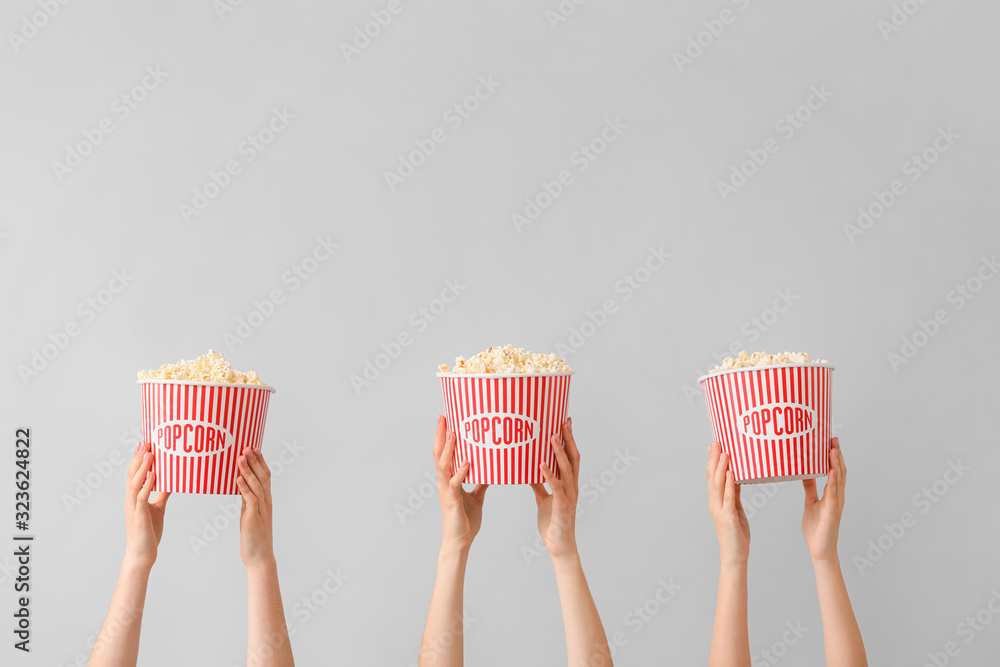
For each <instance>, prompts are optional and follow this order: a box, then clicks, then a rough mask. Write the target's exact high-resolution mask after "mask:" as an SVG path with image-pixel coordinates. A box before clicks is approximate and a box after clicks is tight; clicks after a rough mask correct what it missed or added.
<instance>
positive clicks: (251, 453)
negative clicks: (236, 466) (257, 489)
mask: <svg viewBox="0 0 1000 667" xmlns="http://www.w3.org/2000/svg"><path fill="white" fill-rule="evenodd" d="M246 457H247V464H248V465H249V466H250V470H253V474H254V477H255V478H256V479H257V481H258V482H260V486H261V489H262V490H263V492H264V495H263V496H262V497H261V500H263V501H264V502H271V479H270V477H271V476H270V474H268V470H267V466H265V465H264V459H263V458H261V454H260V452H258V451H255V450H254V449H253V448H251V447H247V451H246Z"/></svg>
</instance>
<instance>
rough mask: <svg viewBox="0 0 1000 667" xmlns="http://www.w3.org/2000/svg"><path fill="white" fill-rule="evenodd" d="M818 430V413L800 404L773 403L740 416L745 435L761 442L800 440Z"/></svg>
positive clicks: (741, 428) (740, 427)
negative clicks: (815, 429) (799, 438)
mask: <svg viewBox="0 0 1000 667" xmlns="http://www.w3.org/2000/svg"><path fill="white" fill-rule="evenodd" d="M814 428H816V412H815V411H814V410H813V409H812V408H810V407H809V406H807V405H800V404H798V403H771V404H769V405H758V406H757V407H755V408H750V409H749V410H747V411H746V412H744V413H743V414H741V415H740V418H739V429H740V432H741V433H743V435H746V436H749V437H751V438H758V439H760V440H781V439H783V438H798V437H800V436H803V435H806V434H807V433H809V432H810V431H812V430H813V429H814Z"/></svg>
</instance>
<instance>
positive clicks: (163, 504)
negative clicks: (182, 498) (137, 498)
mask: <svg viewBox="0 0 1000 667" xmlns="http://www.w3.org/2000/svg"><path fill="white" fill-rule="evenodd" d="M169 498H170V492H169V491H160V492H159V493H157V494H156V498H155V499H154V500H153V502H151V503H150V505H152V506H153V507H155V508H156V509H158V510H160V511H161V512H163V511H164V510H165V509H166V508H167V500H168V499H169Z"/></svg>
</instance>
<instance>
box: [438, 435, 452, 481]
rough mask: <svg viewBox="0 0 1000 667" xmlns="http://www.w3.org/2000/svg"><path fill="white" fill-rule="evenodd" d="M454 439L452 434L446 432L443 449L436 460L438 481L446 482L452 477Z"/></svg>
mask: <svg viewBox="0 0 1000 667" xmlns="http://www.w3.org/2000/svg"><path fill="white" fill-rule="evenodd" d="M455 446H456V437H455V434H454V432H452V431H448V433H447V434H446V435H445V438H444V447H443V448H442V449H441V454H440V456H438V459H437V471H438V481H440V482H447V481H448V478H449V477H451V476H452V473H451V463H452V459H453V458H454V456H455Z"/></svg>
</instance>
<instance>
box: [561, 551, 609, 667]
mask: <svg viewBox="0 0 1000 667" xmlns="http://www.w3.org/2000/svg"><path fill="white" fill-rule="evenodd" d="M552 567H553V568H554V569H555V573H556V584H557V585H558V587H559V602H560V604H561V605H562V615H563V625H564V626H565V628H566V654H567V656H568V658H569V661H568V662H569V665H570V667H584V666H586V667H592V666H593V667H597V666H600V667H605V666H606V665H611V664H612V663H611V650H610V648H609V647H608V639H607V636H606V634H605V632H604V626H603V625H602V624H601V617H600V615H599V614H598V613H597V606H596V605H595V604H594V598H593V596H591V594H590V588H589V587H588V586H587V578H586V577H585V576H584V574H583V566H582V565H581V563H580V555H579V553H577V552H576V551H573V552H572V553H570V554H567V555H565V556H558V557H553V558H552Z"/></svg>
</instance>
